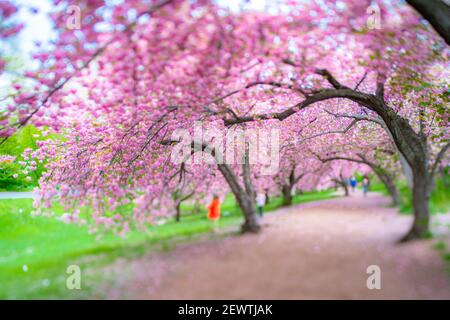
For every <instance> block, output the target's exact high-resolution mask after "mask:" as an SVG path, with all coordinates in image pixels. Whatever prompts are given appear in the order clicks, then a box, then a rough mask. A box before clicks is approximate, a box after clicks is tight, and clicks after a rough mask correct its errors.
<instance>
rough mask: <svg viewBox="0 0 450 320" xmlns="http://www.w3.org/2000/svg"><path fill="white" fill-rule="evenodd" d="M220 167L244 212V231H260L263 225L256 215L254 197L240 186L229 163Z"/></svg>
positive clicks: (242, 228)
mask: <svg viewBox="0 0 450 320" xmlns="http://www.w3.org/2000/svg"><path fill="white" fill-rule="evenodd" d="M218 168H219V171H220V173H222V175H223V177H224V178H225V180H226V181H227V183H228V185H229V186H230V188H231V192H233V195H234V196H235V198H236V201H237V203H238V205H239V208H240V209H241V210H242V213H243V215H244V223H243V225H242V227H241V230H242V232H243V233H246V232H250V233H256V232H259V231H260V229H261V226H260V224H259V221H258V217H257V215H256V210H255V205H254V201H253V198H251V197H250V196H249V195H248V193H247V192H246V191H245V190H244V189H243V188H242V187H241V186H240V184H239V182H238V180H237V178H236V175H235V174H234V173H233V171H232V170H231V168H230V167H229V166H228V165H227V164H218Z"/></svg>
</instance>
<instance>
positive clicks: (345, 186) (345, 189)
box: [341, 181, 350, 197]
mask: <svg viewBox="0 0 450 320" xmlns="http://www.w3.org/2000/svg"><path fill="white" fill-rule="evenodd" d="M341 186H342V187H343V188H344V191H345V196H346V197H348V196H349V195H350V193H349V192H348V185H347V182H345V181H343V182H341Z"/></svg>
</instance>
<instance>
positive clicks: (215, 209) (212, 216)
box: [208, 194, 220, 232]
mask: <svg viewBox="0 0 450 320" xmlns="http://www.w3.org/2000/svg"><path fill="white" fill-rule="evenodd" d="M208 219H209V220H210V221H211V222H212V224H213V230H214V232H216V231H217V229H218V226H219V219H220V200H219V196H218V195H216V194H215V195H214V196H213V200H212V201H211V203H210V204H209V206H208Z"/></svg>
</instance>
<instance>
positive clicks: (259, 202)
mask: <svg viewBox="0 0 450 320" xmlns="http://www.w3.org/2000/svg"><path fill="white" fill-rule="evenodd" d="M265 204H266V195H265V194H264V193H263V192H258V194H257V195H256V206H257V207H258V214H259V216H260V217H261V218H262V217H263V213H264V206H265Z"/></svg>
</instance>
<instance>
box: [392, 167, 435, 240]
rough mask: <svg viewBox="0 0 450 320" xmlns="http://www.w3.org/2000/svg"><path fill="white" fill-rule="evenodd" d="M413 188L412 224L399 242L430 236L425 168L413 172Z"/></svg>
mask: <svg viewBox="0 0 450 320" xmlns="http://www.w3.org/2000/svg"><path fill="white" fill-rule="evenodd" d="M413 175H414V186H413V190H412V203H413V208H414V222H413V225H412V227H411V229H410V230H409V231H408V233H407V234H406V235H405V236H404V237H403V238H402V239H401V240H400V241H401V242H405V241H409V240H413V239H423V238H428V237H429V236H430V230H429V224H430V209H429V198H430V190H431V188H430V184H429V183H428V182H429V180H428V179H429V177H428V173H427V170H426V168H415V169H414V170H413Z"/></svg>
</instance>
